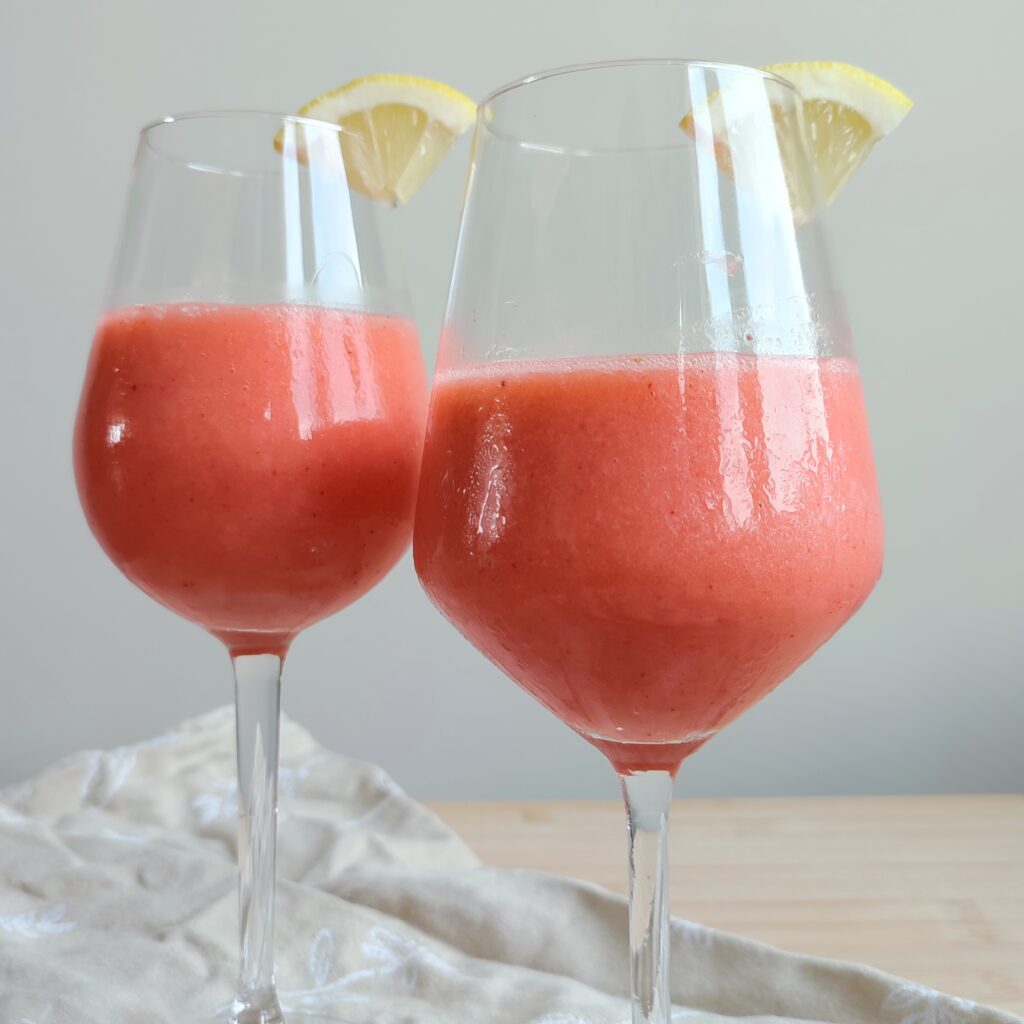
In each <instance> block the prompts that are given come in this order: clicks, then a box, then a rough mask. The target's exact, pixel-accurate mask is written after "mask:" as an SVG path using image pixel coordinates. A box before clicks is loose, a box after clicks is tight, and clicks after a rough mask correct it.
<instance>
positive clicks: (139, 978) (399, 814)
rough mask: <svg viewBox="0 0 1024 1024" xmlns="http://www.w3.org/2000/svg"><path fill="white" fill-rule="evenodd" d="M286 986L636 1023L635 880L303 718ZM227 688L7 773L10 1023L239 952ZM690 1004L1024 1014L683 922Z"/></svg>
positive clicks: (162, 1017)
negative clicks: (511, 827) (508, 843)
mask: <svg viewBox="0 0 1024 1024" xmlns="http://www.w3.org/2000/svg"><path fill="white" fill-rule="evenodd" d="M281 749H282V764H281V787H280V788H281V824H280V835H281V840H280V844H279V884H278V916H277V963H278V982H279V987H280V994H281V1002H282V1004H283V1005H284V1006H285V1009H286V1010H290V1011H291V1012H292V1015H291V1017H290V1021H294V1022H295V1024H301V1022H302V1020H303V1019H304V1018H303V1012H305V1013H306V1014H309V1013H316V1012H320V1013H324V1014H327V1015H331V1016H334V1017H337V1018H339V1019H342V1020H346V1021H351V1022H353V1024H364V1022H370V1021H373V1022H378V1024H413V1022H415V1024H441V1022H445V1024H620V1022H625V1021H628V1018H629V1006H628V1002H627V1000H626V995H627V993H628V977H627V970H626V964H627V955H626V946H625V935H626V917H625V907H624V904H623V901H622V900H621V899H620V898H618V897H616V896H613V895H611V894H610V893H607V892H604V891H603V890H600V889H598V888H596V887H594V886H590V885H585V884H582V883H578V882H571V881H566V880H563V879H557V878H552V877H547V876H542V875H537V874H533V873H530V872H526V871H499V870H495V869H490V868H486V867H481V866H480V865H479V863H478V861H477V859H476V858H475V857H474V855H473V854H472V853H471V852H470V850H469V849H468V848H467V847H466V846H465V845H464V844H463V843H462V842H461V841H460V840H459V839H458V838H457V837H456V836H455V835H453V834H452V833H451V832H450V831H449V830H448V829H447V828H446V827H445V826H444V825H443V824H442V823H441V822H440V821H439V820H438V819H437V818H436V817H435V816H434V815H433V814H431V813H430V812H429V811H427V810H426V809H425V808H423V807H421V806H420V805H418V804H417V803H415V802H414V801H413V800H411V799H410V798H409V797H408V796H407V795H406V794H405V793H403V792H402V791H401V790H400V789H399V788H398V787H397V786H396V785H395V784H394V783H393V782H392V781H391V780H390V779H389V778H388V777H387V776H386V775H385V774H384V773H383V772H382V771H381V770H380V769H379V768H376V767H374V766H373V765H369V764H364V763H362V762H359V761H353V760H351V759H348V758H344V757H341V756H339V755H337V754H332V753H329V752H328V751H325V750H323V749H322V748H321V747H319V746H318V745H317V744H316V743H315V742H314V740H313V739H312V737H311V736H310V735H309V734H308V733H306V732H305V731H303V730H302V729H300V728H298V727H297V726H296V725H294V724H292V723H290V722H287V721H286V722H285V723H284V726H283V733H282V744H281ZM233 759H234V733H233V717H232V713H231V711H230V709H222V710H218V711H215V712H212V713H210V714H208V715H205V716H203V717H202V718H199V719H196V720H194V721H191V722H187V723H185V724H184V725H183V726H181V728H180V729H179V730H177V731H176V732H174V733H171V734H170V735H167V736H162V737H159V738H158V739H155V740H151V741H149V742H146V743H140V744H138V745H137V746H132V747H125V748H122V749H119V750H113V751H108V752H89V753H83V754H78V755H75V756H73V757H71V758H69V759H68V760H66V761H64V762H62V763H60V764H58V765H57V766H55V767H53V768H51V769H50V770H48V771H46V772H44V773H43V774H42V775H41V776H39V777H38V778H36V779H33V780H31V781H30V782H27V783H24V784H22V785H18V786H14V787H8V788H7V789H5V790H0V1024H143V1022H145V1024H188V1022H189V1021H191V1020H194V1019H196V1018H199V1017H203V1016H212V1015H213V1013H214V1012H215V1011H218V1010H219V1011H220V1013H221V1015H223V1013H224V1008H225V1006H226V1004H227V1002H228V1001H229V1000H230V998H231V996H232V994H233V982H234V973H235V956H236V947H235V942H236V912H237V907H236V895H235V869H234V856H235V828H236V803H235V783H234V763H233ZM672 927H673V933H672V942H673V970H672V991H673V999H674V1002H675V1003H676V1004H677V1005H678V1007H679V1009H677V1010H676V1012H675V1013H674V1015H673V1019H674V1021H680V1020H693V1021H696V1022H698V1024H700V1022H704V1024H711V1022H714V1021H720V1020H723V1019H728V1018H737V1017H742V1018H745V1019H747V1020H748V1021H751V1022H755V1021H769V1020H774V1021H821V1022H833V1024H869V1022H870V1024H960V1022H964V1024H967V1022H970V1024H1011V1022H1014V1024H1022V1022H1021V1021H1020V1019H1019V1018H1016V1017H1014V1016H1012V1015H1010V1014H1005V1013H1001V1012H999V1011H996V1010H991V1009H986V1008H985V1007H982V1006H978V1005H976V1004H973V1003H969V1002H966V1001H964V1000H960V999H953V998H950V997H947V996H944V995H941V994H939V993H938V992H934V991H932V990H930V989H924V988H921V987H920V986H917V985H913V984H910V983H908V982H902V981H899V980H897V979H894V978H890V977H887V976H884V975H882V974H879V973H877V972H875V971H872V970H869V969H867V968H864V967H857V966H853V965H849V964H838V963H830V962H826V961H822V960H814V959H809V958H806V957H797V956H792V955H789V954H785V953H781V952H778V951H776V950H773V949H769V948H767V947H764V946H759V945H756V944H754V943H751V942H747V941H744V940H742V939H738V938H733V937H731V936H728V935H725V934H722V933H718V932H714V931H711V930H709V929H705V928H702V927H701V926H699V925H695V924H690V923H688V922H685V921H679V920H677V921H674V922H673V926H672Z"/></svg>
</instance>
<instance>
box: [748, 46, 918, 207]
mask: <svg viewBox="0 0 1024 1024" xmlns="http://www.w3.org/2000/svg"><path fill="white" fill-rule="evenodd" d="M762 70H763V71H769V72H771V73H772V74H774V75H778V76H779V77H780V78H785V79H786V80H787V81H789V82H792V83H793V85H795V86H796V88H797V91H798V92H799V93H800V96H801V98H802V99H803V118H804V127H805V130H806V132H807V143H808V146H809V147H810V151H811V158H812V159H813V161H814V167H815V170H816V171H817V173H818V184H819V187H820V188H821V193H822V197H823V198H824V200H825V202H826V203H831V202H832V200H833V199H835V197H836V196H837V195H838V194H839V192H840V191H841V190H842V188H843V186H844V185H845V184H846V182H847V181H848V180H849V178H850V175H851V174H853V172H854V171H855V170H856V169H857V168H858V167H859V166H860V165H861V164H862V163H863V162H864V160H865V159H867V156H868V154H869V153H870V152H871V150H872V149H874V147H875V143H876V142H878V140H879V139H884V138H885V136H886V135H888V134H889V133H890V132H891V131H893V129H894V128H896V127H897V126H898V125H899V123H900V122H901V121H902V120H903V118H905V117H906V116H907V113H908V112H909V111H910V108H911V107H912V106H913V105H914V103H913V101H912V100H911V99H909V98H908V97H907V96H905V95H904V94H903V93H902V92H900V90H899V89H897V88H896V87H895V86H894V85H890V83H889V82H886V81H885V80H884V79H882V78H878V77H877V76H876V75H872V74H870V73H869V72H867V71H865V70H864V69H863V68H857V67H854V66H853V65H852V64H839V63H836V62H834V61H808V62H805V63H799V62H797V63H790V64H769V65H768V66H767V67H765V68H762Z"/></svg>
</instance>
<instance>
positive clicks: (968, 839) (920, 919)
mask: <svg viewBox="0 0 1024 1024" xmlns="http://www.w3.org/2000/svg"><path fill="white" fill-rule="evenodd" d="M432 806H433V807H434V810H435V811H437V812H438V814H440V815H441V817H442V818H444V819H445V820H446V821H447V822H448V823H449V824H450V825H451V826H452V828H454V829H455V831H456V832H458V833H459V835H461V836H462V837H463V838H464V839H465V840H466V842H467V843H469V845H470V846H471V847H473V849H474V850H476V852H477V853H478V854H479V855H480V857H481V859H482V860H483V861H485V862H486V863H489V864H494V865H498V866H501V867H523V868H532V869H534V870H537V871H547V872H551V873H553V874H559V875H572V876H575V877H577V878H582V879H586V880H587V881H590V882H596V883H597V884H599V885H602V886H605V887H606V888H609V889H614V890H616V891H619V892H622V891H623V889H624V886H625V877H626V863H625V838H624V830H625V825H624V815H623V810H622V807H621V805H620V804H618V803H611V802H603V801H602V802H587V801H571V802H570V801H564V802H563V801H558V802H555V801H546V802H527V803H523V802H509V803H443V804H434V805H432ZM671 865H672V879H671V893H672V910H673V913H675V914H678V915H680V916H682V917H688V918H690V919H692V920H696V921H701V922H703V923H704V924H709V925H712V926H714V927H716V928H722V929H725V930H727V931H730V932H734V933H737V934H740V935H745V936H747V937H748V938H752V939H758V940H760V941H762V942H767V943H771V944H772V945H775V946H779V947H782V948H783V949H788V950H792V951H795V952H801V953H812V954H816V955H819V956H827V957H836V958H840V959H845V960H855V961H858V962H860V963H867V964H872V965H873V966H875V967H879V968H881V969H883V970H886V971H890V972H892V973H893V974H897V975H900V976H902V977H905V978H909V979H912V980H914V981H917V982H921V983H922V984H926V985H931V986H933V987H935V988H939V989H942V990H943V991H945V992H949V993H951V994H953V995H957V996H961V997H964V998H967V999H974V1000H977V1001H979V1002H983V1003H988V1004H989V1005H992V1006H997V1007H1000V1008H1001V1009H1004V1010H1010V1011H1012V1012H1014V1013H1017V1014H1020V1015H1022V1016H1024V795H1019V796H1018V795H1013V796H963V797H962V796H953V797H840V798H828V799H780V800H683V801H677V802H676V803H675V804H674V806H673V808H672V839H671Z"/></svg>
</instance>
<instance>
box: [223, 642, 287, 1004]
mask: <svg viewBox="0 0 1024 1024" xmlns="http://www.w3.org/2000/svg"><path fill="white" fill-rule="evenodd" d="M231 660H232V664H233V665H234V669H235V716H236V717H235V739H236V744H237V750H238V867H239V875H240V877H239V889H238V904H239V934H240V938H241V963H240V967H239V975H238V995H237V997H236V998H235V1002H234V1005H233V1006H232V1008H231V1022H232V1024H282V1021H283V1018H282V1015H281V1007H280V1004H279V1003H278V1001H277V993H276V992H275V990H274V865H275V860H276V852H277V741H278V731H279V720H280V712H281V658H279V657H278V656H277V655H276V654H243V655H237V656H234V657H232V659H231Z"/></svg>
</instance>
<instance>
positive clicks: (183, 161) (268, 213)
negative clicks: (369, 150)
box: [74, 113, 426, 1024]
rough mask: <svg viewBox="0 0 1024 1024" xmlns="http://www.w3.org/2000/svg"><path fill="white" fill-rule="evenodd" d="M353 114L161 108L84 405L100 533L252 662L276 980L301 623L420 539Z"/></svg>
mask: <svg viewBox="0 0 1024 1024" xmlns="http://www.w3.org/2000/svg"><path fill="white" fill-rule="evenodd" d="M340 131H341V130H340V129H339V128H337V127H336V126H334V125H330V124H326V123H322V122H318V121H313V120H308V119H304V118H299V117H288V116H283V115H277V114H263V113H202V114H188V115H185V116H183V117H174V118H167V119H165V120H163V121H159V122H157V123H155V124H152V125H150V126H149V127H147V128H145V129H144V130H143V131H142V134H141V136H140V141H139V146H138V151H137V155H136V161H135V168H134V174H133V177H132V183H131V189H130V193H129V198H128V207H127V213H126V217H125V221H124V225H123V228H122V232H121V239H120V244H119V246H118V251H117V258H116V260H115V263H114V270H113V275H112V280H111V286H110V292H109V295H108V298H107V301H106V304H105V311H104V312H103V314H102V315H101V317H100V320H99V325H98V328H97V332H96V337H95V340H94V342H93V347H92V353H91V356H90V360H89V365H88V370H87V372H86V377H85V384H84V387H83V391H82V398H81V404H80V407H79V411H78V418H77V422H76V427H75V439H74V462H75V474H76V478H77V482H78V491H79V495H80V498H81V502H82V507H83V509H84V510H85V514H86V518H87V519H88V521H89V525H90V527H91V528H92V531H93V533H94V534H95V536H96V538H97V539H98V540H99V542H100V544H101V545H102V547H103V549H104V550H105V551H106V553H107V554H108V555H109V557H110V558H111V560H112V561H113V562H114V564H115V565H117V567H118V568H119V569H120V570H121V571H122V572H123V573H124V574H125V575H126V576H127V577H128V578H129V579H130V580H131V581H132V582H133V583H135V584H136V585H137V586H138V587H140V588H141V589H142V590H144V591H145V592H146V593H147V594H149V595H150V596H151V597H153V598H155V599H156V600H157V601H159V602H160V603H161V604H164V605H166V606H167V607H168V608H170V609H172V610H173V611H175V612H177V613H178V614H179V615H182V616H184V617H185V618H187V619H191V620H192V621H193V622H196V623H198V624H199V625H201V626H203V627H204V628H205V629H207V630H209V631H210V632H211V633H213V634H214V635H215V636H216V637H218V638H219V639H220V640H222V641H223V643H224V644H225V645H226V646H227V648H228V651H229V653H230V655H231V659H232V662H233V665H234V672H235V694H236V708H237V748H238V794H239V820H240V828H239V862H240V872H241V882H240V911H241V922H240V932H241V968H240V977H239V988H238V995H237V998H236V999H235V1001H234V1004H233V1007H232V1009H231V1013H230V1020H231V1021H232V1022H235V1024H277V1022H280V1021H281V1020H282V1016H281V1009H280V1006H279V1002H278V998H277V995H276V992H275V987H274V960H273V944H272V943H273V924H274V910H273V903H274V862H275V841H276V840H275V833H276V822H277V760H278V758H277V750H278V712H279V704H280V678H281V666H282V662H283V661H284V658H285V655H286V653H287V651H288V647H289V645H290V643H291V642H292V640H293V638H294V637H295V635H296V634H297V633H298V632H299V631H300V630H302V629H304V628H305V627H306V626H309V625H311V624H312V623H314V622H316V621H318V620H319V619H322V618H324V617H325V616H327V615H330V614H332V613H333V612H336V611H338V610H339V609H340V608H343V607H345V606H346V605H347V604H349V603H351V602H352V601H354V600H356V599H357V598H358V597H360V596H361V595H362V594H364V593H365V592H366V591H368V590H369V589H370V588H371V587H373V586H374V585H375V584H376V583H378V582H379V581H380V580H381V578H382V577H383V576H384V575H385V574H386V573H387V572H388V570H389V569H390V568H391V567H392V566H393V565H394V563H395V562H396V561H397V560H398V558H399V556H400V555H401V554H402V552H403V551H404V550H405V549H406V548H407V546H408V544H409V540H410V537H411V532H412V520H413V508H414V503H415V496H416V483H417V477H418V473H419V460H420V452H421V447H422V439H423V421H424V418H425V414H426V381H425V376H424V372H423V364H422V357H421V354H420V350H419V343H418V338H417V333H416V329H415V327H414V325H413V323H412V321H411V320H410V319H409V317H408V310H407V308H406V303H405V298H404V292H403V290H402V289H401V288H400V287H399V286H398V284H397V278H396V275H395V270H394V268H393V267H392V266H391V265H390V264H389V262H388V259H387V258H386V257H387V253H386V252H385V251H384V250H383V248H382V246H381V244H380V241H379V237H378V231H377V225H376V223H375V221H376V216H377V214H376V208H375V206H374V204H372V203H370V202H369V201H368V200H365V199H362V198H361V197H359V196H358V195H356V194H354V193H352V192H350V190H349V188H348V185H347V181H346V174H345V163H344V160H343V156H342V150H341V146H340V144H339V143H340V138H341V135H340Z"/></svg>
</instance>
